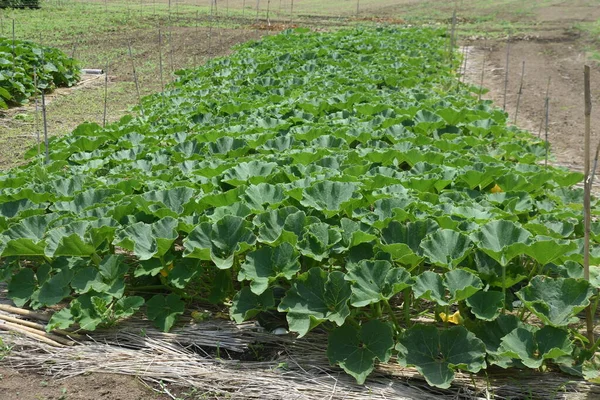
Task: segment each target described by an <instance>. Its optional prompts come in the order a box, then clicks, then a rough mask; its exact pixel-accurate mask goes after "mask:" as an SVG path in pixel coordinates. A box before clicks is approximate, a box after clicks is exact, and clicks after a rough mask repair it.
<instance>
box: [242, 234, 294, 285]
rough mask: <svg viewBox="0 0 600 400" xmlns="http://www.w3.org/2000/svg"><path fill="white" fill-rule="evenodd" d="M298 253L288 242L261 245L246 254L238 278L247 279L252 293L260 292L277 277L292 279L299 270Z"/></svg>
mask: <svg viewBox="0 0 600 400" xmlns="http://www.w3.org/2000/svg"><path fill="white" fill-rule="evenodd" d="M298 259H299V255H298V253H297V252H296V251H295V250H294V248H293V247H292V245H290V244H289V243H282V244H281V245H279V246H276V247H261V248H259V249H257V250H255V251H251V252H250V253H248V254H247V255H246V260H245V261H244V263H243V264H242V265H241V270H240V273H239V275H238V280H239V281H243V280H249V281H251V283H250V289H251V290H252V292H253V293H255V294H257V295H260V294H262V293H263V292H264V291H265V290H266V289H267V287H268V286H269V284H270V283H272V282H274V281H276V280H277V279H279V278H284V279H288V280H290V279H292V277H293V276H294V275H295V274H296V273H298V272H299V271H300V262H299V261H298Z"/></svg>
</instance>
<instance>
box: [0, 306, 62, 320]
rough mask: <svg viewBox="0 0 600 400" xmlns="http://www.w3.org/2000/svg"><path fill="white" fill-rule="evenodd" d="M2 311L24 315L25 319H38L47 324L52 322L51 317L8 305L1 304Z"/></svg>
mask: <svg viewBox="0 0 600 400" xmlns="http://www.w3.org/2000/svg"><path fill="white" fill-rule="evenodd" d="M0 310H1V311H6V312H9V313H11V314H17V315H22V316H24V317H27V318H31V319H37V320H38V321H45V322H48V321H50V316H49V315H46V314H40V313H37V312H35V311H30V310H26V309H24V308H18V307H13V306H9V305H8V304H0Z"/></svg>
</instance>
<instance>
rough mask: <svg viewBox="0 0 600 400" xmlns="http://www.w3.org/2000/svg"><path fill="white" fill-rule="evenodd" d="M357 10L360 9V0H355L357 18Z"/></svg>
mask: <svg viewBox="0 0 600 400" xmlns="http://www.w3.org/2000/svg"><path fill="white" fill-rule="evenodd" d="M359 11H360V0H356V18H358V13H359Z"/></svg>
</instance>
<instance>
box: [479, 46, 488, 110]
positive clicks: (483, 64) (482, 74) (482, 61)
mask: <svg viewBox="0 0 600 400" xmlns="http://www.w3.org/2000/svg"><path fill="white" fill-rule="evenodd" d="M486 45H487V39H486V40H484V42H483V60H481V82H480V83H479V101H481V95H482V94H483V77H484V75H485V56H486V54H487V53H486V51H487V50H486V49H487V46H486Z"/></svg>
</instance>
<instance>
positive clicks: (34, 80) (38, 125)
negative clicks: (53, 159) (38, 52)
mask: <svg viewBox="0 0 600 400" xmlns="http://www.w3.org/2000/svg"><path fill="white" fill-rule="evenodd" d="M33 87H34V88H35V136H36V140H37V149H38V156H39V155H40V154H41V153H42V144H41V141H40V123H39V116H38V96H37V91H38V78H37V68H36V66H35V65H34V66H33Z"/></svg>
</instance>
